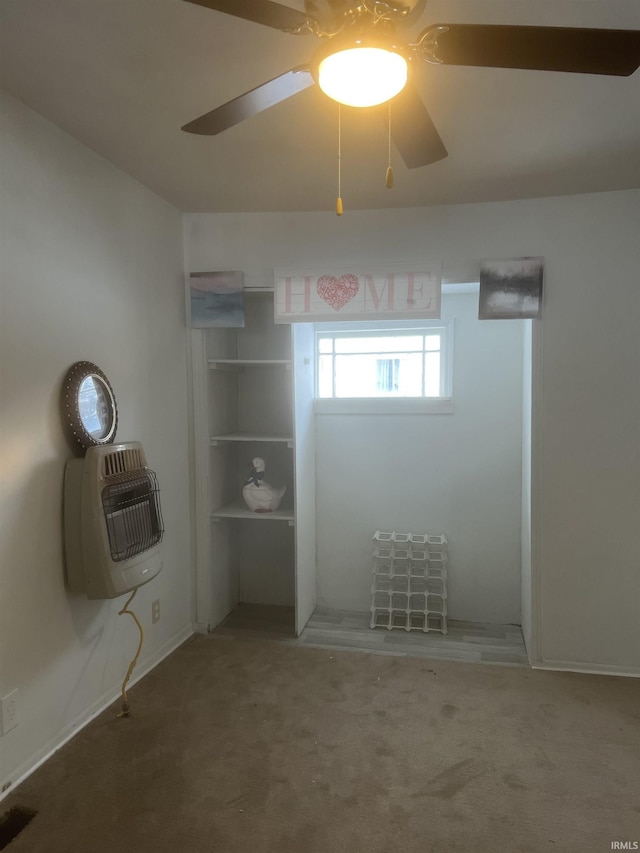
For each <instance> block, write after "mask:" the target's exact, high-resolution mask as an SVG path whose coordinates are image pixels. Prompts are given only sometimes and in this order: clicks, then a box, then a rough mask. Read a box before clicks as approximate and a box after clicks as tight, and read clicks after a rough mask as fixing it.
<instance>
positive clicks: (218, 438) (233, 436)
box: [209, 432, 293, 447]
mask: <svg viewBox="0 0 640 853" xmlns="http://www.w3.org/2000/svg"><path fill="white" fill-rule="evenodd" d="M224 441H272V442H277V443H280V444H286V445H287V447H293V436H290V435H267V434H265V433H253V432H228V433H224V434H222V435H212V436H211V438H210V439H209V444H211V446H212V447H217V445H218V444H220V442H224Z"/></svg>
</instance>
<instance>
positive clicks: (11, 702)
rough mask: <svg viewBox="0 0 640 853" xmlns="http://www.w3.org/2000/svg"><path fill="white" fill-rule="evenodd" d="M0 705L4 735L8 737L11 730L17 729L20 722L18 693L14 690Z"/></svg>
mask: <svg viewBox="0 0 640 853" xmlns="http://www.w3.org/2000/svg"><path fill="white" fill-rule="evenodd" d="M0 704H2V734H3V735H6V733H7V732H10V731H11V729H15V727H16V726H17V725H18V723H19V722H20V716H19V714H18V691H17V690H12V691H11V693H7V695H6V696H5V697H4V698H3V699H2V700H1V703H0Z"/></svg>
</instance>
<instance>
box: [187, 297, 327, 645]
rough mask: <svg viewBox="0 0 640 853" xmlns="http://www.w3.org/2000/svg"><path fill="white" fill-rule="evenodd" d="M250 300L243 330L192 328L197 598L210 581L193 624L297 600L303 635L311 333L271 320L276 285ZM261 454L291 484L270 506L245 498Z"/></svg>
mask: <svg viewBox="0 0 640 853" xmlns="http://www.w3.org/2000/svg"><path fill="white" fill-rule="evenodd" d="M244 307H245V326H244V328H238V329H222V328H211V329H204V330H193V332H192V336H193V337H192V344H193V346H194V350H193V355H194V359H193V361H194V371H193V373H194V383H195V384H196V386H197V383H198V374H200V386H201V387H200V389H199V390H200V394H198V388H197V387H194V401H195V405H194V411H195V418H196V422H197V421H198V411H197V410H198V404H197V401H198V399H200V407H199V408H200V418H199V420H200V424H199V428H198V423H196V429H195V435H196V444H197V445H198V446H197V448H196V480H197V482H199V488H198V487H197V489H196V492H197V501H198V502H199V504H200V511H199V512H198V513H197V516H198V518H199V525H200V533H199V535H198V537H197V542H198V543H199V549H198V586H199V592H198V599H199V600H202V596H201V594H200V589H202V588H203V587H206V586H208V587H209V598H210V608H209V613H208V614H205V613H203V614H202V615H200V616H199V618H198V619H197V622H199V623H200V625H201V629H202V625H203V624H204V625H206V627H208V628H210V629H211V628H213V627H215V626H216V625H217V624H219V623H220V622H221V621H222V619H224V617H225V616H226V615H227V614H228V613H230V612H231V611H232V610H233V609H234V607H235V605H236V604H238V603H240V602H246V603H251V604H266V605H280V606H289V607H291V606H293V607H295V612H296V630H297V632H298V633H299V632H300V631H301V630H302V628H303V627H304V624H305V623H306V621H307V619H308V618H309V616H310V615H311V612H312V611H313V608H314V606H315V538H314V537H315V533H314V524H313V518H314V514H315V508H314V505H313V504H314V499H315V498H314V494H315V482H314V479H313V478H314V467H315V463H314V458H315V450H314V448H313V416H312V406H313V387H314V386H313V364H314V359H313V350H312V348H313V330H312V328H311V326H309V325H308V324H303V325H304V328H303V327H302V326H301V327H300V328H294V327H292V326H290V325H278V324H275V323H274V321H273V288H271V287H264V288H253V289H245V292H244ZM198 363H199V365H200V369H198V367H197V364H198ZM205 435H206V439H205ZM198 436H199V437H198ZM205 442H206V444H207V445H208V449H207V453H206V455H205V453H204V452H203V447H202V445H203V444H204V443H205ZM256 456H259V457H262V458H263V459H264V460H265V462H266V472H265V480H267V481H268V482H270V483H271V484H272V485H274V486H281V485H283V484H284V485H286V487H287V488H286V492H285V495H284V497H283V500H282V503H281V505H280V507H279V508H278V510H276V511H274V512H271V513H255V512H252V511H251V510H250V509H249V508H248V507H247V506H246V505H245V503H244V501H243V499H242V485H243V483H244V482H245V481H246V478H247V475H248V472H249V470H250V467H251V460H252V459H253V458H255V457H256ZM205 523H206V524H207V525H208V529H207V530H206V531H205V529H204V525H205Z"/></svg>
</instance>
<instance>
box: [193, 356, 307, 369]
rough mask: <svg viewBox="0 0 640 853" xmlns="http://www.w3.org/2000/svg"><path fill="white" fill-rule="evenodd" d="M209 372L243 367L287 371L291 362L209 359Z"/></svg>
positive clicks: (263, 359) (265, 359)
mask: <svg viewBox="0 0 640 853" xmlns="http://www.w3.org/2000/svg"><path fill="white" fill-rule="evenodd" d="M208 365H209V370H236V369H240V368H243V367H278V366H283V367H286V368H287V369H289V368H290V367H291V360H290V359H286V358H262V359H257V358H210V359H209V360H208Z"/></svg>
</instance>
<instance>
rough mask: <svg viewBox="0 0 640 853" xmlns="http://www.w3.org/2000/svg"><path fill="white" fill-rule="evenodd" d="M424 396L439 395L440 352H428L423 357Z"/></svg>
mask: <svg viewBox="0 0 640 853" xmlns="http://www.w3.org/2000/svg"><path fill="white" fill-rule="evenodd" d="M424 396H425V397H439V396H440V353H439V352H428V353H426V354H425V357H424Z"/></svg>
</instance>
